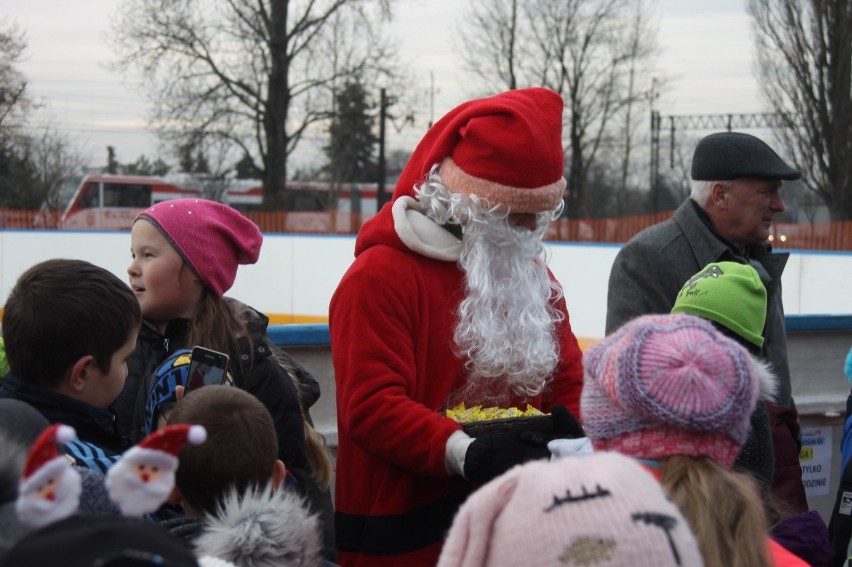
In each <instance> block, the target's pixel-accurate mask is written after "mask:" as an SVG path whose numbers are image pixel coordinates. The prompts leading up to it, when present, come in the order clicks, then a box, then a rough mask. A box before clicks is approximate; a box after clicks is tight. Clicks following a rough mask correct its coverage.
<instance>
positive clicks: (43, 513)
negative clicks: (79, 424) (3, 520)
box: [15, 424, 82, 528]
mask: <svg viewBox="0 0 852 567" xmlns="http://www.w3.org/2000/svg"><path fill="white" fill-rule="evenodd" d="M76 436H77V434H76V433H75V431H74V429H73V428H72V427H69V426H67V425H61V424H56V425H53V426H51V427H48V428H47V429H45V430H44V431H43V432H42V433H41V435H40V436H39V437H38V439H36V442H35V443H34V444H33V446H32V448H31V449H30V452H29V455H28V457H27V462H26V465H25V466H24V474H23V477H22V478H21V483H20V487H19V488H18V500H17V501H16V503H15V505H16V510H17V512H18V517H19V518H20V519H21V521H22V522H23V523H24V524H26V525H28V526H30V527H33V528H40V527H43V526H46V525H48V524H51V523H53V522H57V521H59V520H62V519H65V518H67V517H68V516H70V515H71V514H73V513H74V512H76V511H77V508H78V507H79V504H80V493H81V492H82V480H81V478H80V473H78V472H77V471H76V470H74V467H73V466H72V463H71V460H70V459H69V458H68V457H66V456H65V455H62V454H60V453H59V450H58V447H57V445H58V444H65V443H68V442H70V441H72V440H73V439H74V438H75V437H76Z"/></svg>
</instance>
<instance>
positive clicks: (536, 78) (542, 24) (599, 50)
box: [459, 0, 655, 217]
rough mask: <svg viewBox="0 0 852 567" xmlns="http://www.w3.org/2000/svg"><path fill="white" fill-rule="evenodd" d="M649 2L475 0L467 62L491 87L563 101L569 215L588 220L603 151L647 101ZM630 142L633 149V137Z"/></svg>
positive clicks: (465, 36)
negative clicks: (540, 89) (620, 120)
mask: <svg viewBox="0 0 852 567" xmlns="http://www.w3.org/2000/svg"><path fill="white" fill-rule="evenodd" d="M645 5H646V3H645V2H643V1H642V0H477V1H476V2H475V3H472V4H471V7H470V9H469V13H468V14H466V15H465V17H464V19H463V23H462V24H461V26H462V30H461V33H460V34H459V35H460V36H461V38H462V40H461V41H462V46H463V47H462V53H463V57H464V61H465V65H466V67H467V68H468V70H469V71H471V72H472V73H473V74H475V75H476V76H477V77H478V78H479V79H480V82H481V83H482V84H483V86H484V87H485V88H486V89H488V90H491V91H493V90H502V89H512V88H519V87H526V86H544V87H548V88H550V89H552V90H554V91H556V92H557V93H559V94H560V95H561V96H562V97H563V99H564V100H565V106H566V110H567V127H566V129H565V131H566V138H567V139H566V145H567V153H568V159H567V162H568V163H567V168H568V173H567V175H568V191H569V197H568V200H567V205H568V206H567V207H566V210H567V212H568V214H569V215H571V216H575V217H579V216H587V215H588V213H589V211H587V210H586V209H585V205H584V194H585V190H586V183H587V181H588V178H589V175H590V173H591V171H592V169H594V168H595V167H596V160H597V158H598V155H599V152H600V151H601V150H602V148H604V147H610V148H611V147H613V146H614V145H615V138H618V139H619V140H620V139H621V138H622V136H623V135H624V132H625V131H623V130H622V131H621V132H620V133H616V132H617V128H615V127H614V125H613V120H614V118H615V117H616V116H617V115H618V114H619V113H620V112H622V111H623V110H624V109H625V107H626V106H627V105H628V104H636V103H637V101H638V100H639V99H640V97H641V96H643V93H644V90H643V89H642V88H640V87H639V85H637V83H636V82H635V71H636V69H638V68H639V63H640V61H642V60H645V59H647V58H649V57H650V56H651V55H652V54H653V49H651V46H652V45H653V43H654V38H655V30H654V29H653V28H651V27H650V26H647V25H646V24H645V23H643V22H644V21H645V20H646V19H647V16H646V15H645V11H644V9H643V7H644V6H645ZM637 18H638V19H640V21H639V22H635V23H634V21H633V20H634V19H637ZM625 29H627V30H628V31H629V33H627V34H625V33H624V31H625ZM631 70H633V71H634V76H633V78H634V81H633V83H632V84H631V82H630V76H631V75H630V72H631ZM632 120H633V118H632V116H631V117H630V118H629V122H632ZM627 131H632V130H630V129H628V130H627ZM627 143H629V144H631V145H632V144H633V141H632V138H631V139H629V140H628V142H627ZM627 163H628V164H629V156H628V158H627ZM599 173H600V170H598V171H597V172H596V173H595V177H596V178H598V177H599Z"/></svg>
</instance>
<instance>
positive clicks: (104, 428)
mask: <svg viewBox="0 0 852 567" xmlns="http://www.w3.org/2000/svg"><path fill="white" fill-rule="evenodd" d="M0 398H13V399H16V400H20V401H22V402H26V403H28V404H29V405H31V406H32V407H34V408H35V409H37V410H38V411H39V412H40V413H41V414H42V415H43V416H44V417H45V419H47V421H49V422H50V423H64V424H65V425H70V426H71V427H73V428H74V430H75V431H76V432H77V439H75V440H74V441H71V442H70V443H68V444H66V445H64V447H63V450H64V451H65V452H66V453H67V454H68V455H70V456H71V457H73V458H74V460H75V462H76V463H77V464H78V465H80V466H84V467H86V468H89V469H92V470H94V471H97V472H99V473H101V474H103V473H106V471H107V469H108V468H109V467H110V466H112V464H113V463H115V462H116V461H117V460H118V459H119V458H120V456H121V453H122V451H124V450H125V449H126V448H128V447H129V443H128V442H127V440H126V439H122V437H121V436H120V435H119V434H118V431H117V429H116V426H115V416H114V415H113V413H112V411H110V410H105V409H100V408H96V407H94V406H90V405H89V404H86V403H84V402H81V401H79V400H75V399H73V398H69V397H68V396H64V395H62V394H58V393H56V392H53V391H51V390H48V389H46V388H41V387H39V386H33V385H32V384H28V383H26V382H24V381H23V380H20V379H18V378H15V377H14V376H12V375H11V374H7V375H6V378H5V379H4V380H3V383H2V384H0Z"/></svg>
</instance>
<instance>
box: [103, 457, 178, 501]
mask: <svg viewBox="0 0 852 567" xmlns="http://www.w3.org/2000/svg"><path fill="white" fill-rule="evenodd" d="M134 450H138V449H136V448H134V449H131V450H130V451H128V452H127V453H125V455H124V456H123V457H122V458H121V460H120V461H118V462H117V463H115V464H114V465H112V466H111V467H110V468H109V471H107V478H106V486H107V489H108V490H109V495H110V498H111V499H112V500H113V502H115V503H116V504H117V505H118V507H119V509H120V510H121V513H122V514H124V515H125V516H142V515H144V514H147V513H149V512H153V511H155V510H156V509H157V508H159V507H160V505H162V504H163V502H165V501H166V499H167V498H168V497H169V494H171V492H172V489H173V488H174V484H175V481H174V479H175V473H174V470H166V469H165V467H163V468H162V469H161V470H162V476H161V477H160V478H159V479H157V480H156V481H154V482H143V481H142V479H141V478H139V476H138V475H137V474H136V473H135V472H134V470H133V469H135V468H136V467H137V466H138V464H140V462H141V463H143V464H147V463H148V461H149V458H143V459H141V461H140V460H139V459H137V458H136V455H132V454H130V452H131V451H134ZM175 460H176V459H175Z"/></svg>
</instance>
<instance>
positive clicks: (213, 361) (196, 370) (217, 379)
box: [186, 346, 228, 391]
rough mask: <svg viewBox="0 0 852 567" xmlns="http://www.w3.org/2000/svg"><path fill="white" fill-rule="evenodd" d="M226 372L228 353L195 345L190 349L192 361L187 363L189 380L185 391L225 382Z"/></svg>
mask: <svg viewBox="0 0 852 567" xmlns="http://www.w3.org/2000/svg"><path fill="white" fill-rule="evenodd" d="M227 372H228V355H227V354H225V353H224V352H218V351H215V350H210V349H209V348H204V347H200V346H197V347H195V348H193V349H192V361H191V362H190V363H189V381H188V382H187V385H186V389H187V391H191V390H195V389H197V388H201V387H202V386H211V385H218V384H224V383H225V376H226V374H227Z"/></svg>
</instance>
